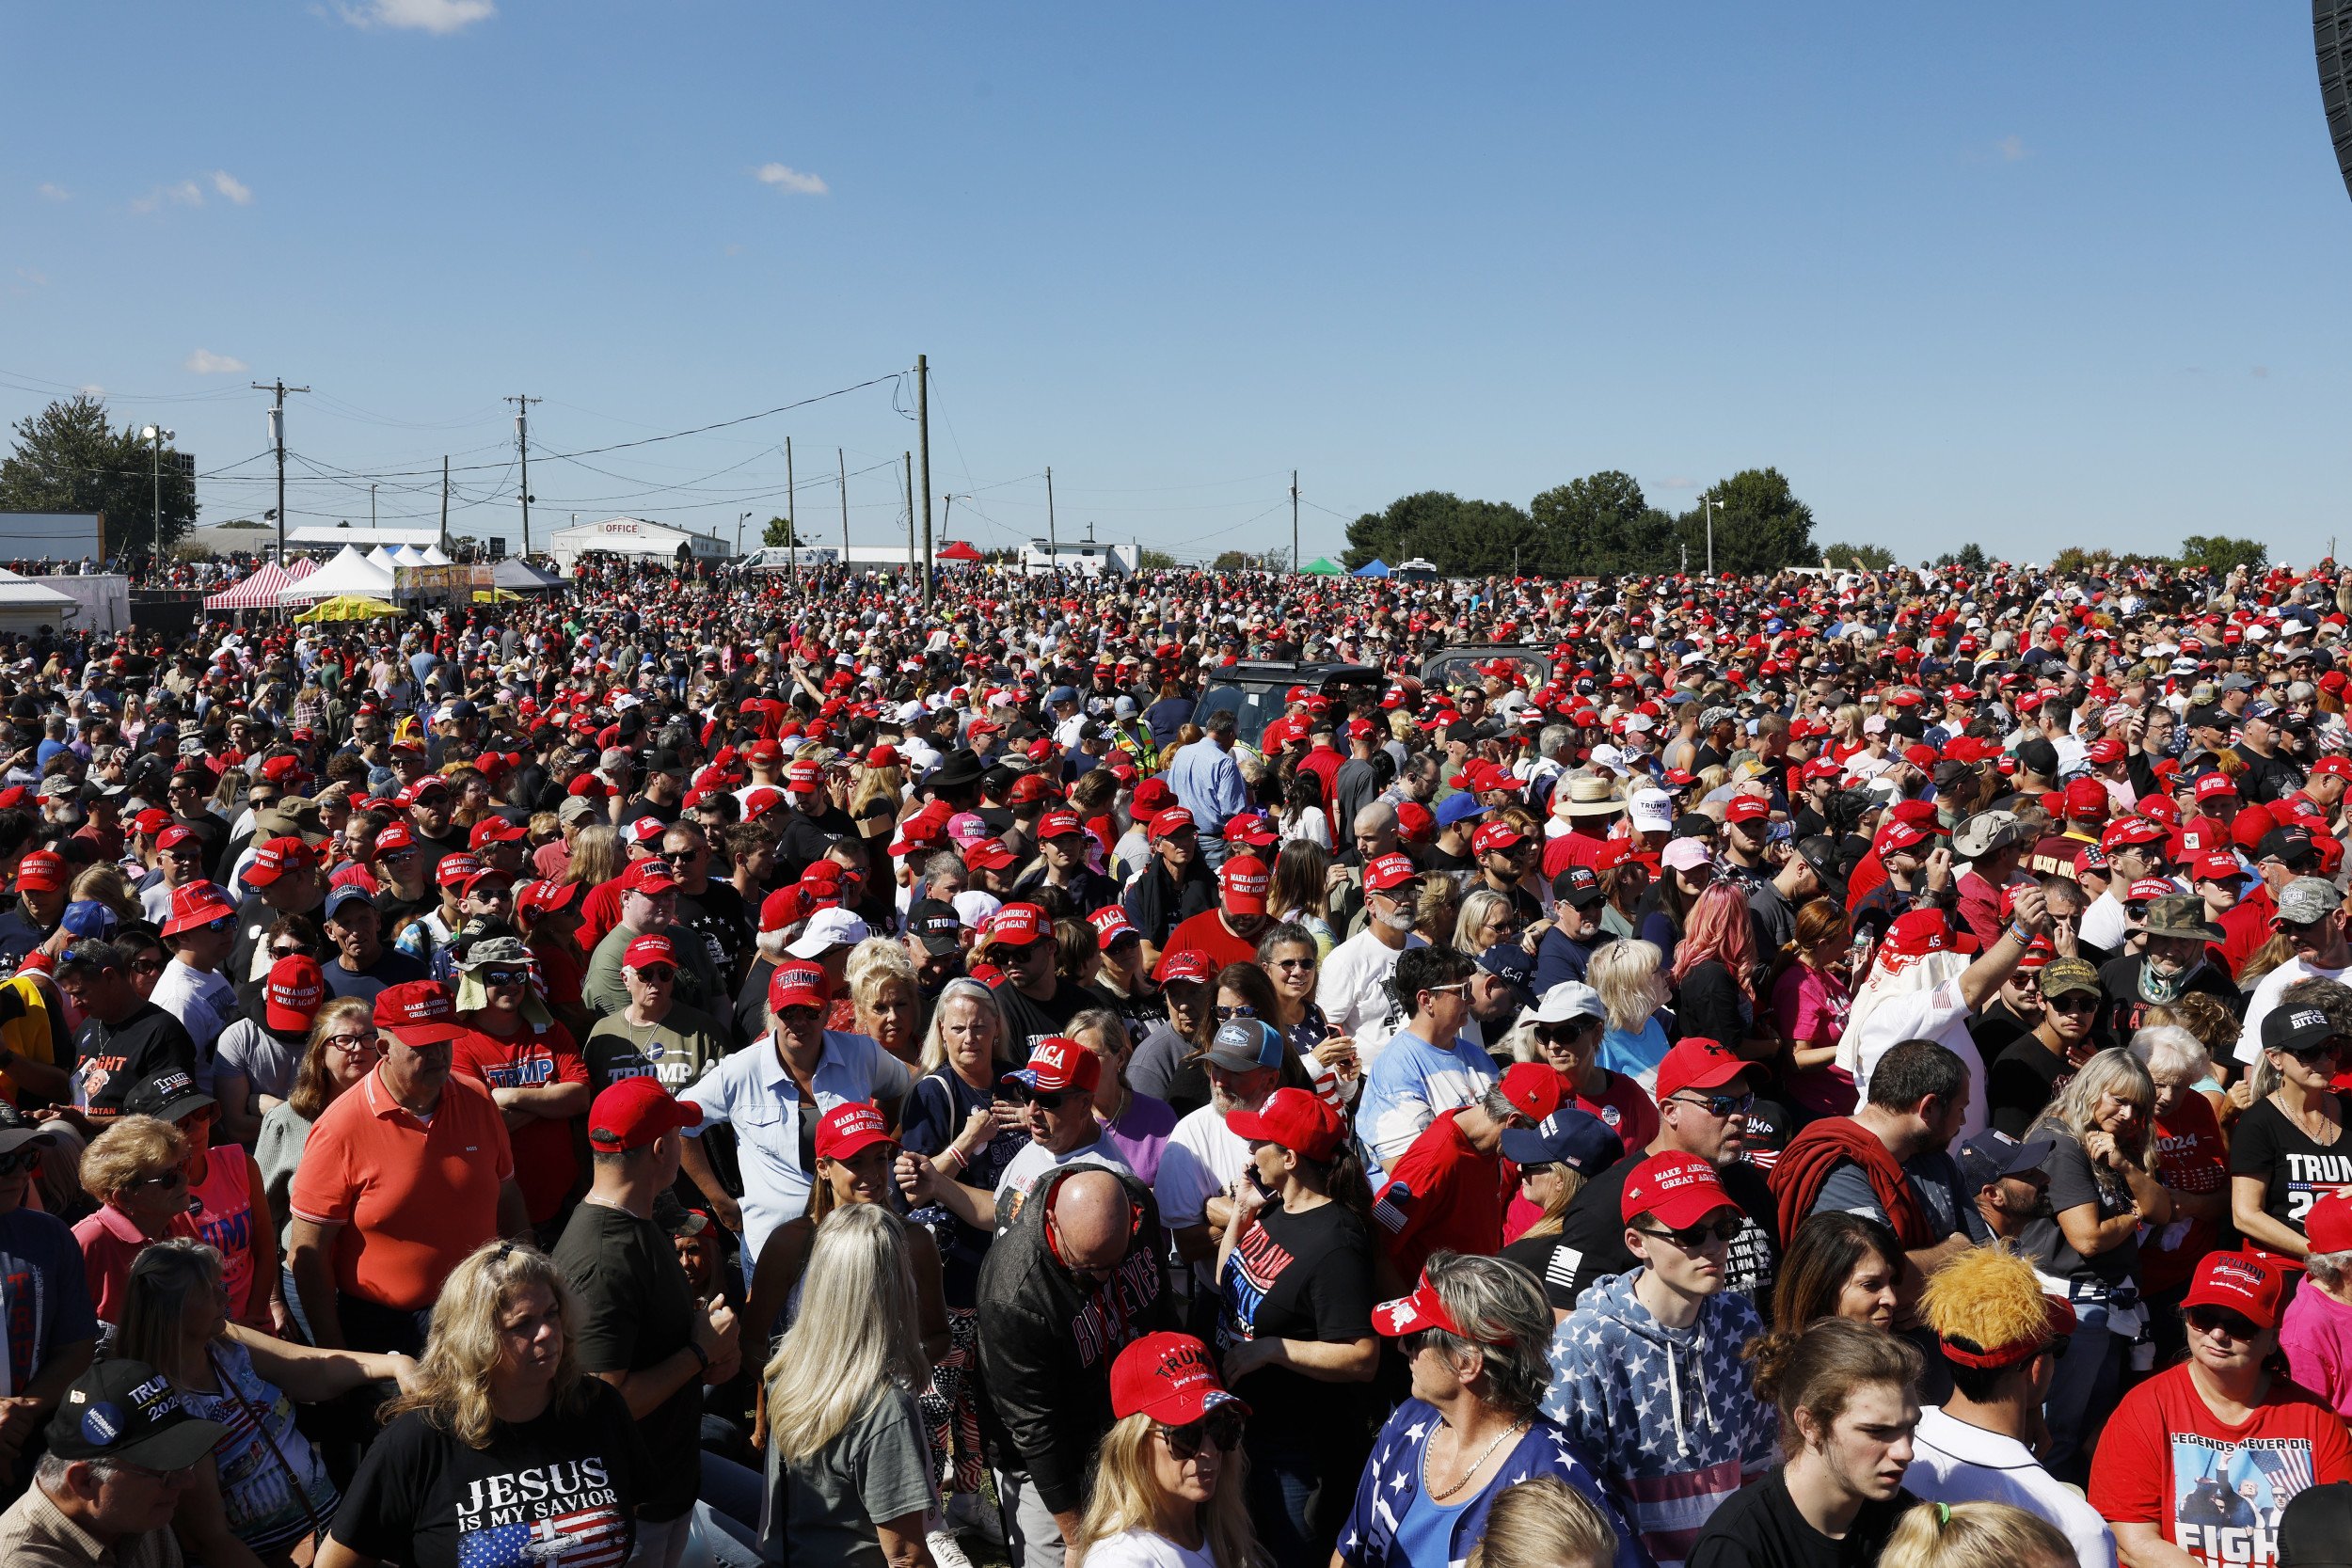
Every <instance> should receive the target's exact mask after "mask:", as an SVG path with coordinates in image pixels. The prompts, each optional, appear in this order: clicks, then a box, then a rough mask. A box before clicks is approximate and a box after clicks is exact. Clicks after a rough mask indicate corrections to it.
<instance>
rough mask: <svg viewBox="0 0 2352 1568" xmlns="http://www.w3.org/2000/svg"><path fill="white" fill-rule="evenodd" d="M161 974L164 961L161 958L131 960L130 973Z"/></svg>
mask: <svg viewBox="0 0 2352 1568" xmlns="http://www.w3.org/2000/svg"><path fill="white" fill-rule="evenodd" d="M163 972H164V960H163V959H161V958H133V959H132V960H131V973H132V974H162V973H163Z"/></svg>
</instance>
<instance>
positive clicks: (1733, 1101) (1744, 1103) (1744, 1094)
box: [1666, 1089, 1756, 1117]
mask: <svg viewBox="0 0 2352 1568" xmlns="http://www.w3.org/2000/svg"><path fill="white" fill-rule="evenodd" d="M1666 1098H1667V1099H1669V1100H1679V1101H1682V1102H1683V1103H1684V1104H1685V1105H1704V1106H1705V1107H1707V1110H1708V1115H1710V1116H1718V1117H1736V1116H1741V1115H1744V1114H1745V1113H1746V1112H1747V1111H1749V1110H1750V1109H1751V1108H1753V1107H1754V1106H1755V1104H1756V1091H1755V1090H1754V1089H1742V1090H1741V1091H1740V1093H1738V1094H1696V1095H1693V1094H1670V1095H1668V1096H1667V1097H1666Z"/></svg>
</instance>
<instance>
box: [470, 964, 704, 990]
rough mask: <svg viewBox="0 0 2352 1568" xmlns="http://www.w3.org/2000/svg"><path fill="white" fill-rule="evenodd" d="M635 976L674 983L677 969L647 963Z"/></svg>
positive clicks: (663, 983) (657, 983)
mask: <svg viewBox="0 0 2352 1568" xmlns="http://www.w3.org/2000/svg"><path fill="white" fill-rule="evenodd" d="M637 977H638V978H639V979H640V980H643V981H644V982H645V984H647V985H649V986H667V985H674V984H675V983H676V980H677V971H676V970H675V969H672V968H671V967H670V966H669V965H668V964H647V965H646V966H645V967H644V968H643V969H641V970H639V971H638V972H637ZM504 983H505V984H507V985H519V984H521V982H520V981H518V980H509V981H506V982H504ZM491 984H493V985H497V984H500V982H498V981H495V980H494V981H492V982H491Z"/></svg>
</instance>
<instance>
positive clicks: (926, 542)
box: [910, 354, 931, 610]
mask: <svg viewBox="0 0 2352 1568" xmlns="http://www.w3.org/2000/svg"><path fill="white" fill-rule="evenodd" d="M914 438H915V441H916V443H917V444H919V445H920V446H921V447H922V449H923V608H924V609H925V610H929V609H930V607H931V366H930V356H928V355H921V354H918V355H916V356H914ZM911 520H912V519H910V521H911Z"/></svg>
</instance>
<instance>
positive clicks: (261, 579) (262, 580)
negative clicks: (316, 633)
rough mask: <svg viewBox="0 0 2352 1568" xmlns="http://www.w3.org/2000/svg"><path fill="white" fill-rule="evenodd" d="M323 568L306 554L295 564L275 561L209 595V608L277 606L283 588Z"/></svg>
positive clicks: (267, 607)
mask: <svg viewBox="0 0 2352 1568" xmlns="http://www.w3.org/2000/svg"><path fill="white" fill-rule="evenodd" d="M318 569H319V563H318V562H315V561H312V560H310V558H309V557H307V556H304V557H300V558H298V559H296V560H295V561H294V563H293V564H292V565H288V566H280V565H279V564H278V562H275V561H272V562H268V563H266V564H265V565H263V566H262V568H261V570H259V571H257V572H255V573H254V574H253V575H252V576H250V577H248V578H246V579H245V580H244V581H242V582H240V583H237V584H235V585H234V586H232V587H229V588H224V589H222V590H221V591H220V592H219V593H217V594H212V595H210V596H209V597H207V598H206V599H205V601H204V608H205V609H206V610H276V609H277V608H278V594H279V592H280V591H281V590H283V589H285V588H287V587H289V586H291V585H292V584H294V583H297V582H300V581H301V580H302V579H303V578H307V577H309V576H310V574H311V573H312V572H315V571H317V570H318Z"/></svg>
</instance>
